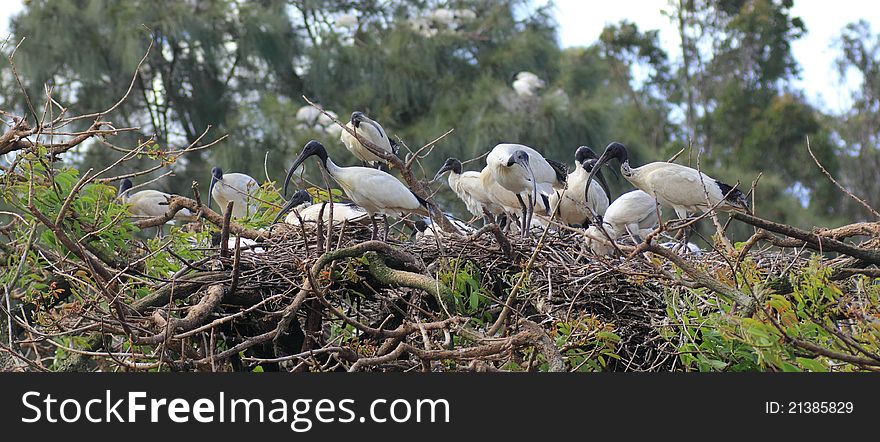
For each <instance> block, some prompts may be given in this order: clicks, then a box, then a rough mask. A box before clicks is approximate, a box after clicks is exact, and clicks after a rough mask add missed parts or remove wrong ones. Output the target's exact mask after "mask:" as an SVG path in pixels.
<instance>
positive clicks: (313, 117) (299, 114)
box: [296, 105, 321, 125]
mask: <svg viewBox="0 0 880 442" xmlns="http://www.w3.org/2000/svg"><path fill="white" fill-rule="evenodd" d="M320 116H321V111H319V110H318V109H317V108H315V107H314V106H311V105H309V106H303V107H301V108H299V109H298V110H297V111H296V119H297V120H298V121H300V122H302V123H305V124H306V125H312V124H314V123H315V122H316V121H318V117H320Z"/></svg>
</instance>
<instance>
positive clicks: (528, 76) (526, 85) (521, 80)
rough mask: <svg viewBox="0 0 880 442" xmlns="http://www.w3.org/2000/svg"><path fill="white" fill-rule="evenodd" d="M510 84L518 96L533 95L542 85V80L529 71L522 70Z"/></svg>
mask: <svg viewBox="0 0 880 442" xmlns="http://www.w3.org/2000/svg"><path fill="white" fill-rule="evenodd" d="M512 86H513V90H515V91H516V93H517V95H519V96H520V97H533V96H535V93H536V92H537V91H538V89H540V88H542V87H544V80H541V79H540V78H539V77H538V76H537V75H535V74H533V73H531V72H527V71H522V72H520V73H518V74H516V79H515V80H513V84H512Z"/></svg>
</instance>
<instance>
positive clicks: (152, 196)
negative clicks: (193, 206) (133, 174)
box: [118, 178, 195, 236]
mask: <svg viewBox="0 0 880 442" xmlns="http://www.w3.org/2000/svg"><path fill="white" fill-rule="evenodd" d="M131 187H132V184H131V180H130V179H128V178H125V179H123V180H122V183H121V184H120V185H119V193H118V196H119V198H120V199H121V200H122V202H123V203H125V204H128V205H129V208H128V211H129V213H131V214H132V215H134V216H137V217H145V218H156V217H159V216H162V215H165V213H166V212H167V211H168V198H170V197H171V195H170V194H167V193H165V192H160V191H158V190H151V189H147V190H141V191H140V192H135V193H134V194H133V195H129V194H128V192H129V190H130V189H131ZM174 219H176V220H180V221H195V216H193V214H192V212H190V211H189V209H181V210H180V211H179V212H177V213H176V214H174ZM156 229H157V232H156V233H157V235H158V236H162V226H157V227H156Z"/></svg>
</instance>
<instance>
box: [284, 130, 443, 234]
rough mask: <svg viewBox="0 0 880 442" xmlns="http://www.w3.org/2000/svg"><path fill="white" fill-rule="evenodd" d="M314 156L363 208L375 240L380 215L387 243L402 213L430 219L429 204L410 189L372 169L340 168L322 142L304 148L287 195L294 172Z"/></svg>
mask: <svg viewBox="0 0 880 442" xmlns="http://www.w3.org/2000/svg"><path fill="white" fill-rule="evenodd" d="M311 156H317V157H318V159H319V160H320V162H321V165H322V166H323V167H324V169H326V170H327V173H328V174H329V175H330V177H331V178H333V179H334V180H335V181H336V182H337V183H339V186H340V187H342V191H343V192H345V194H346V195H347V196H348V198H349V199H351V201H352V202H353V203H355V204H357V205H358V206H360V207H362V208H363V209H364V210H366V211H367V213H368V214H369V216H370V222H371V223H372V225H373V237H372V238H373V239H376V237H377V234H378V230H377V226H376V219H375V215H376V214H381V215H382V219H383V221H384V222H385V239H386V240H387V239H388V215H392V216H399V215H400V214H401V213H403V214H407V213H413V214H418V215H423V216H425V215H428V209H427V202H426V201H425V200H423V199H421V198H419V197H418V196H417V195H416V194H415V193H413V192H412V191H411V190H410V189H409V188H408V187H406V186H405V185H404V184H403V183H401V182H400V180H398V179H397V178H394V176H392V175H390V174H388V173H385V172H382V171H381V170H378V169H372V168H369V167H356V166H355V167H341V166H337V165H336V163H334V162H333V160H331V159H330V157H328V156H327V149H326V148H324V145H323V144H321V143H319V142H318V141H315V140H311V141H309V142H308V143H306V145H305V147H303V150H302V152H301V153H300V154H299V156H298V157H297V158H296V160H295V161H294V162H293V167H291V168H290V172H288V173H287V177H286V178H285V179H284V189H283V191H284V194H285V195H286V194H287V185H288V183H289V182H290V177H291V176H292V175H293V171H294V170H296V168H297V167H298V166H299V165H300V164H302V162H303V161H305V160H306V159H308V158H309V157H311Z"/></svg>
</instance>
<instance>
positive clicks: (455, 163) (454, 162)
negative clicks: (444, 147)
mask: <svg viewBox="0 0 880 442" xmlns="http://www.w3.org/2000/svg"><path fill="white" fill-rule="evenodd" d="M449 171H452V172H453V173H456V174H458V175H461V161H459V160H458V159H457V158H449V159H448V160H446V162H445V163H443V167H441V168H440V170H438V171H437V174H436V175H434V179H433V180H432V181H437V178H440V175H443V174H444V173H446V172H449Z"/></svg>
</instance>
